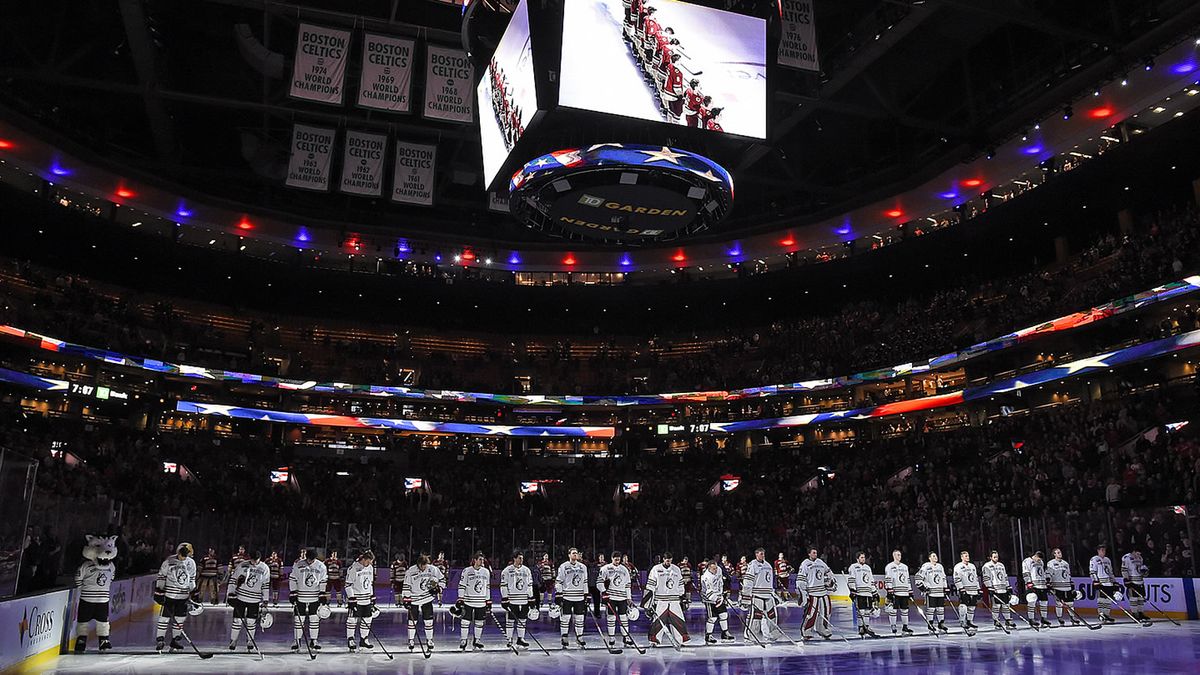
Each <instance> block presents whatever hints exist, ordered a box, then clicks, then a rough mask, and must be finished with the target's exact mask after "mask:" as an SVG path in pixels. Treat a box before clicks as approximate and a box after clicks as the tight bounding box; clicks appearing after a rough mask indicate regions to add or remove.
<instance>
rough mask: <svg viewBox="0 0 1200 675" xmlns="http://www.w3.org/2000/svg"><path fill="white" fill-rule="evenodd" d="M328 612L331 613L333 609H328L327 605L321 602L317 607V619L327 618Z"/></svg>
mask: <svg viewBox="0 0 1200 675" xmlns="http://www.w3.org/2000/svg"><path fill="white" fill-rule="evenodd" d="M330 614H333V610H331V609H329V605H325V604H322V605H319V606H318V607H317V618H318V619H328V618H329V615H330Z"/></svg>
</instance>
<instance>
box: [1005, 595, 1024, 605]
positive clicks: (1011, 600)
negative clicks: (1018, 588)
mask: <svg viewBox="0 0 1200 675" xmlns="http://www.w3.org/2000/svg"><path fill="white" fill-rule="evenodd" d="M1019 604H1021V599H1020V598H1018V597H1017V595H1016V593H1013V594H1012V595H1009V596H1008V605H1009V607H1016V606H1017V605H1019Z"/></svg>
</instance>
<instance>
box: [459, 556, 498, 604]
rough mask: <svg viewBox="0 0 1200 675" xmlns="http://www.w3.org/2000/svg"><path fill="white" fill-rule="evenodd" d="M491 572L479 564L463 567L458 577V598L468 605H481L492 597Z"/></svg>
mask: <svg viewBox="0 0 1200 675" xmlns="http://www.w3.org/2000/svg"><path fill="white" fill-rule="evenodd" d="M491 584H492V573H491V571H490V570H488V568H486V567H484V566H483V565H480V566H479V567H478V568H477V567H475V566H474V565H472V566H471V567H465V568H463V571H462V575H461V576H459V578H458V599H459V600H462V601H463V603H464V604H466V605H468V606H470V607H483V606H484V605H486V604H487V601H488V600H490V599H491V597H492V589H491Z"/></svg>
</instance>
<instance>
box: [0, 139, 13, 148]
mask: <svg viewBox="0 0 1200 675" xmlns="http://www.w3.org/2000/svg"><path fill="white" fill-rule="evenodd" d="M12 148H13V142H12V141H10V140H6V139H3V138H0V150H12Z"/></svg>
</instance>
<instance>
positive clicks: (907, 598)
mask: <svg viewBox="0 0 1200 675" xmlns="http://www.w3.org/2000/svg"><path fill="white" fill-rule="evenodd" d="M902 557H903V554H902V553H900V549H896V550H894V551H892V562H890V563H888V564H887V567H885V568H883V579H884V580H883V583H884V588H885V589H886V590H887V599H888V624H889V625H891V627H892V634H893V635H895V634H896V622H897V621H899V622H900V634H901V635H912V634H913V632H912V629H911V628H909V627H908V607H909V603H910V602H911V601H912V578H911V577H909V575H908V565H906V564H904V563H903V562H902V561H901V560H900V559H901V558H902Z"/></svg>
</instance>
